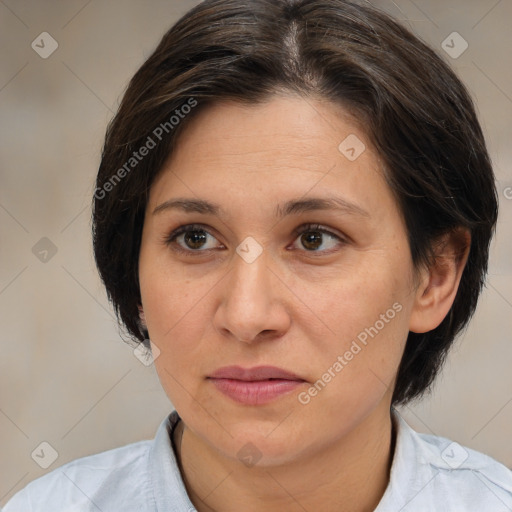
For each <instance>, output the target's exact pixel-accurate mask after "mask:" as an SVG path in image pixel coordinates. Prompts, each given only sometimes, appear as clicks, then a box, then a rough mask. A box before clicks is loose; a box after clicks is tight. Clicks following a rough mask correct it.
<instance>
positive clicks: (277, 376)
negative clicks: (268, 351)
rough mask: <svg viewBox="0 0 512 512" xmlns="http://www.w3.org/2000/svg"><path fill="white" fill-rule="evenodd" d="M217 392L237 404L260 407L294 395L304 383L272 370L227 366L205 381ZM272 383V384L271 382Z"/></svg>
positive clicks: (281, 370) (276, 369) (270, 368)
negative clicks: (280, 397)
mask: <svg viewBox="0 0 512 512" xmlns="http://www.w3.org/2000/svg"><path fill="white" fill-rule="evenodd" d="M208 379H210V380H211V381H212V383H213V384H215V386H216V387H217V389H218V390H219V391H221V392H222V393H224V394H225V395H227V396H229V397H230V398H232V399H233V400H235V401H236V402H239V403H243V404H248V405H259V404H264V403H267V402H270V401H271V400H274V399H275V398H277V397H278V396H280V395H282V394H284V393H289V392H290V391H293V390H294V389H296V388H297V387H298V386H300V385H301V384H303V383H304V382H305V381H304V379H301V378H300V377H298V376H297V375H295V374H293V373H290V372H287V371H286V370H283V369H281V368H276V367H274V366H257V367H255V368H249V369H244V368H241V367H240V366H226V367H224V368H220V369H219V370H217V371H215V372H214V373H213V374H212V375H211V376H209V377H208ZM270 379H272V380H270Z"/></svg>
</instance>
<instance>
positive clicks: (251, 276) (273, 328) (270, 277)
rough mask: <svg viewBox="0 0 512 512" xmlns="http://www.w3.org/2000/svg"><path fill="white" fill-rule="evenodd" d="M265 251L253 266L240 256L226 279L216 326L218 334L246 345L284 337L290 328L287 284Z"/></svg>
mask: <svg viewBox="0 0 512 512" xmlns="http://www.w3.org/2000/svg"><path fill="white" fill-rule="evenodd" d="M270 260H271V258H269V257H268V254H267V253H266V251H265V250H264V251H263V253H262V254H261V255H260V256H259V257H258V258H257V259H256V260H255V261H253V262H252V263H248V262H246V261H245V260H244V259H243V258H241V257H240V256H239V255H238V254H235V255H234V257H233V260H232V263H231V264H232V265H233V267H232V269H231V271H230V272H228V275H227V276H226V278H225V279H223V280H222V283H223V285H222V288H221V293H222V297H221V301H220V303H219V306H218V308H217V310H216V312H215V315H214V319H213V324H214V327H215V329H216V330H217V332H219V333H221V334H222V335H224V336H230V337H233V338H235V339H237V340H239V341H243V342H245V343H253V342H255V341H258V340H261V339H272V338H279V337H281V336H282V335H283V334H284V333H285V332H286V331H287V330H288V329H289V327H290V323H291V320H290V316H289V312H288V311H287V309H286V294H290V293H291V292H290V291H289V290H287V288H286V286H285V284H284V283H283V282H282V280H281V279H280V277H279V276H278V275H277V271H276V270H275V269H274V268H271V267H275V265H272V263H271V261H270Z"/></svg>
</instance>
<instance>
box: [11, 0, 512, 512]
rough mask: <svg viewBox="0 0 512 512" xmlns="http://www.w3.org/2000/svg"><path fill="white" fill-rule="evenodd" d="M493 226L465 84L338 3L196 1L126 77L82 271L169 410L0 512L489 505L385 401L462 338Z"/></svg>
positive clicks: (466, 465) (376, 19) (481, 481)
mask: <svg viewBox="0 0 512 512" xmlns="http://www.w3.org/2000/svg"><path fill="white" fill-rule="evenodd" d="M496 217H497V199H496V192H495V186H494V175H493V171H492V167H491V164H490V160H489V157H488V153H487V150H486V147H485V142H484V138H483V136H482V132H481V128H480V125H479V123H478V120H477V117H476V115H475V111H474V108H473V105H472V102H471V99H470V98H469V95H468V94H467V92H466V90H465V88H464V86H463V85H462V84H461V82H460V81H459V79H458V78H457V77H455V76H454V74H453V72H452V71H451V70H450V69H449V68H448V67H447V65H445V64H444V63H443V61H442V60H441V59H440V58H439V57H438V56H437V55H436V54H435V53H434V52H433V51H432V50H431V49H429V48H428V47H426V46H425V45H424V44H423V43H422V42H420V41H419V40H418V39H417V38H415V37H414V36H413V35H412V34H411V33H410V32H408V31H407V30H406V29H404V28H403V27H401V26H400V25H398V24H397V23H396V22H395V21H393V20H392V19H391V18H389V17H388V16H387V15H385V14H383V13H382V12H380V11H378V10H376V9H374V8H372V7H370V6H368V5H367V4H362V5H359V4H356V3H352V2H347V1H343V0H315V1H312V0H279V1H275V0H252V1H243V0H242V1H240V0H207V1H205V2H202V3H201V4H200V5H198V6H197V7H195V8H194V9H192V10H191V11H190V12H189V13H187V14H186V15H185V16H184V17H183V18H182V19H181V20H179V21H178V22H177V23H176V24H175V25H174V26H173V27H172V28H171V29H170V30H169V32H168V33H167V34H166V35H165V36H164V37H163V39H162V41H161V42H160V44H159V46H158V47H157V49H156V50H155V52H154V53H153V54H152V55H151V56H150V57H149V59H148V60H147V61H146V62H145V63H144V64H143V66H142V67H141V68H140V70H139V71H138V72H137V73H136V75H135V76H134V77H133V79H132V80H131V82H130V85H129V87H128V89H127V91H126V93H125V95H124V98H123V101H122V104H121V106H120V108H119V111H118V113H117V115H116V116H115V118H114V119H113V121H112V122H111V124H110V126H109V128H108V131H107V135H106V140H105V146H104V149H103V155H102V161H101V165H100V169H99V173H98V178H97V187H96V191H95V195H94V214H93V237H94V250H95V257H96V262H97V265H98V268H99V272H100V275H101V277H102V279H103V281H104V283H105V286H106V289H107V293H108V296H109V298H110V300H111V301H112V303H113V305H114V307H115V309H116V312H117V314H118V316H119V318H120V320H121V321H122V323H123V324H124V326H125V327H126V328H127V330H128V331H129V333H130V334H131V335H132V336H133V338H135V339H137V340H139V342H140V343H141V344H143V346H145V347H146V348H147V349H151V350H152V354H153V357H154V363H155V366H156V369H157V371H158V374H159V377H160V380H161V383H162V386H163V388H164V389H165V391H166V393H167V395H168V396H169V398H170V400H171V402H172V404H173V405H174V407H175V410H174V411H173V412H172V413H171V414H170V415H169V417H168V418H166V419H165V420H164V421H163V422H162V424H161V426H160V429H159V430H158V432H157V434H156V437H155V439H154V440H153V441H143V442H139V443H135V444H132V445H128V446H125V447H122V448H117V449H114V450H111V451H108V452H104V453H101V454H97V455H93V456H90V457H86V458H84V459H80V460H77V461H74V462H72V463H69V464H66V465H64V466H62V467H61V468H59V469H57V470H54V471H52V472H51V473H49V474H47V475H45V476H44V477H42V478H40V479H38V480H36V481H34V482H32V483H31V484H29V485H28V486H27V487H26V488H25V489H24V490H22V491H21V492H20V493H18V494H17V495H16V496H15V497H14V498H13V499H12V500H11V501H10V502H9V504H8V505H7V507H6V509H5V511H6V512H14V511H16V512H17V511H52V512H57V511H61V510H62V511H64V510H66V511H68V510H80V511H82V510H84V511H85V510H102V511H118V510H123V511H131V510H133V511H135V510H137V511H142V510H143V511H156V510H158V511H192V510H197V511H199V512H207V511H217V512H220V511H222V512H229V511H235V510H237V511H239V510H245V511H251V512H253V511H254V512H255V511H270V512H272V511H276V510H279V511H282V510H286V511H296V510H297V511H304V510H307V511H316V510H323V511H333V512H334V511H337V512H343V511H351V512H354V511H356V512H358V511H361V512H362V511H378V512H384V511H393V512H395V511H398V510H401V511H414V512H418V511H427V510H428V511H432V510H436V511H438V510H449V511H457V512H459V511H473V510H474V511H482V510H493V511H506V510H511V509H512V473H511V472H510V471H509V470H508V469H507V468H505V467H504V466H503V465H501V464H500V463H498V462H497V461H495V460H493V459H491V458H490V457H487V456H485V455H483V454H481V453H478V452H475V451H473V450H471V449H469V448H464V447H462V446H460V445H458V444H457V443H452V442H450V441H449V440H447V439H444V438H440V437H435V436H428V435H423V434H417V433H415V432H414V431H413V430H412V429H411V428H410V427H409V426H408V425H407V423H405V421H404V420H403V419H402V418H401V417H400V415H399V413H398V412H397V411H396V409H395V408H394V407H395V406H396V405H398V404H406V403H408V402H410V401H411V400H413V399H415V398H419V397H420V396H422V395H423V394H424V393H425V392H426V391H427V390H428V389H429V388H430V387H431V385H432V383H433V381H434V379H435V377H436V375H437V373H438V372H439V370H440V368H441V366H442V363H443V360H444V358H445V356H446V354H447V352H448V350H449V348H450V346H451V344H452V342H453V340H454V338H455V336H456V335H457V334H458V333H459V332H460V331H461V329H462V328H463V327H464V326H466V325H467V323H468V321H469V319H470V318H471V316H472V314H473V312H474V310H475V307H476V304H477V300H478V296H479V293H480V291H481V288H482V286H483V283H484V279H485V274H486V270H487V262H488V251H489V243H490V239H491V237H492V234H493V231H494V228H495V224H496Z"/></svg>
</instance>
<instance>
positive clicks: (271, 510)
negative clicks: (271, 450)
mask: <svg viewBox="0 0 512 512" xmlns="http://www.w3.org/2000/svg"><path fill="white" fill-rule="evenodd" d="M383 413H385V414H383ZM174 439H175V444H176V447H177V455H178V463H179V466H180V470H181V474H182V477H183V480H184V482H185V486H186V489H187V493H188V495H189V497H190V499H191V501H192V502H193V504H194V506H195V507H196V509H197V510H198V511H199V512H212V511H213V512H235V511H237V512H238V511H239V510H245V511H247V512H257V511H261V510H265V511H266V512H277V511H279V512H282V510H286V511H289V512H295V511H297V512H304V510H325V511H331V510H332V511H336V512H348V511H350V512H372V511H373V510H375V508H376V507H377V505H378V503H379V502H380V500H381V498H382V495H383V494H384V492H385V490H386V487H387V485H388V482H389V474H390V469H391V463H392V458H393V452H394V435H393V431H392V423H391V417H390V413H389V408H387V410H382V408H380V409H379V408H378V409H376V410H375V411H373V412H372V413H371V414H370V415H369V416H368V417H367V418H365V419H364V420H363V421H362V422H361V423H360V424H359V425H358V426H357V428H356V429H354V431H352V432H350V433H349V434H348V435H347V436H344V437H343V438H341V439H339V440H338V442H336V443H335V444H333V445H329V446H328V447H327V448H326V449H323V450H319V451H316V452H315V453H314V454H313V455H309V456H307V457H303V458H301V459H300V460H298V459H297V460H294V461H293V462H291V463H286V464H282V465H277V466H271V467H258V465H256V466H253V467H251V468H248V467H246V466H244V465H243V464H240V461H238V460H236V461H234V460H232V459H229V458H226V457H224V456H222V455H220V454H219V452H217V451H215V450H212V449H211V448H210V447H209V446H208V445H207V444H205V443H204V442H203V441H202V440H201V439H200V438H198V437H197V436H195V435H194V433H193V432H191V431H190V429H188V428H187V427H186V426H185V425H184V424H183V421H180V422H179V424H178V426H177V428H176V429H175V437H174Z"/></svg>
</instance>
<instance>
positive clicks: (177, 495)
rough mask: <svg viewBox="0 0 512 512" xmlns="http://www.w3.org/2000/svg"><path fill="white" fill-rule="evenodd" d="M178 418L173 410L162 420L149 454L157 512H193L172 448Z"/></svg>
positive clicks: (193, 508)
mask: <svg viewBox="0 0 512 512" xmlns="http://www.w3.org/2000/svg"><path fill="white" fill-rule="evenodd" d="M179 420H180V417H179V415H178V412H177V411H173V412H172V413H171V414H169V416H168V417H167V418H166V419H165V420H164V421H162V423H161V424H160V427H159V428H158V431H157V433H156V436H155V440H154V442H153V445H152V447H151V450H150V453H149V473H150V475H151V482H152V486H153V495H154V498H155V503H156V510H157V511H158V512H184V511H186V512H194V511H195V510H196V509H195V507H194V505H193V504H192V502H191V501H190V499H189V497H188V494H187V490H186V487H185V484H184V482H183V479H182V477H181V473H180V470H179V466H178V461H177V460H176V455H175V453H174V450H173V447H172V441H171V440H172V431H173V429H174V427H175V426H176V424H177V423H178V421H179Z"/></svg>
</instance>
